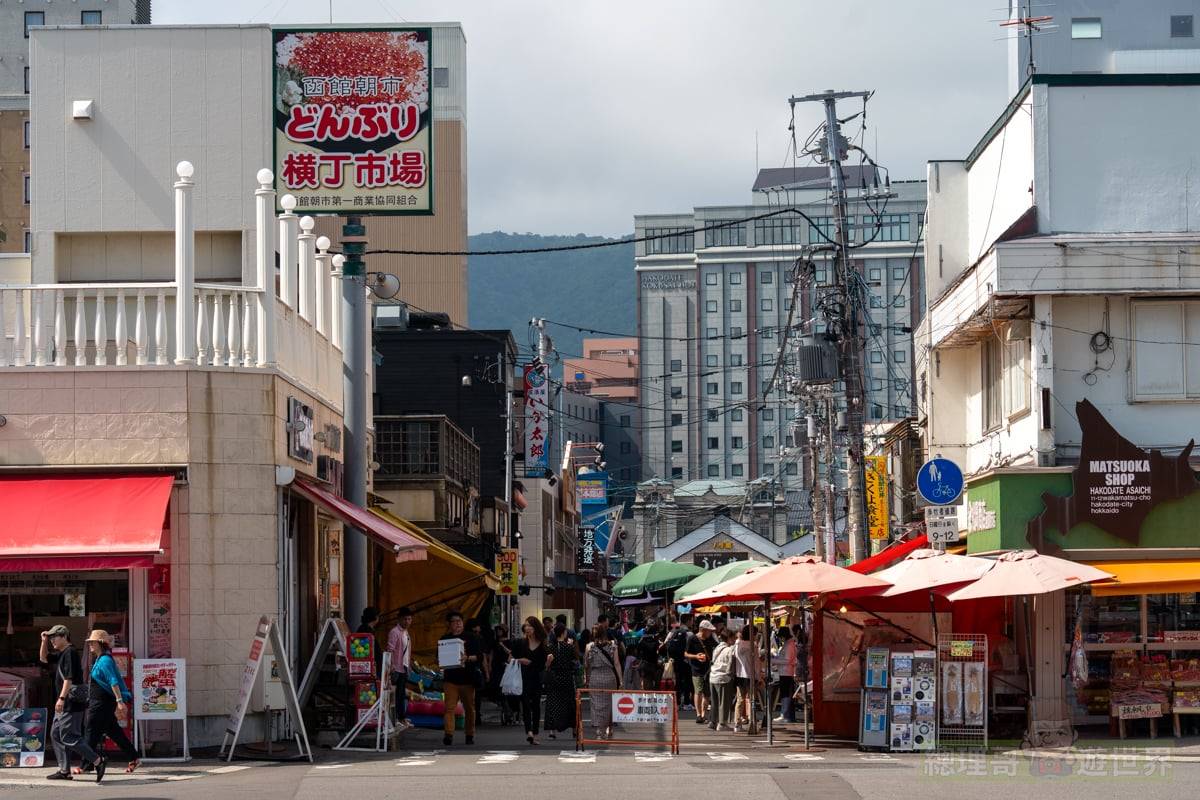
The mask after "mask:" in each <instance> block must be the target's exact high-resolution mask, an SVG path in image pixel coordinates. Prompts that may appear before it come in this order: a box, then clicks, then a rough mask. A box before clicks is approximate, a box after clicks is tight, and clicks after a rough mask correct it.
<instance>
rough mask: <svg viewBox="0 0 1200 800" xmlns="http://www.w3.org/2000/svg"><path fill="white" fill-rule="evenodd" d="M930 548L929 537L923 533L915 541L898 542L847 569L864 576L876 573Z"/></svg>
mask: <svg viewBox="0 0 1200 800" xmlns="http://www.w3.org/2000/svg"><path fill="white" fill-rule="evenodd" d="M928 546H929V537H928V536H926V535H925V534H923V533H922V534H921V535H920V536H918V537H917V538H915V539H909V540H908V541H907V542H898V543H897V544H894V545H892V546H891V547H888V548H887V549H885V550H882V551H880V552H878V553H876V554H875V555H873V556H871V557H870V558H864V559H863V560H862V561H858V562H855V563H853V564H851V565H850V566H848V567H847V568H846V569H851V570H854V571H855V572H861V573H862V574H863V575H866V574H868V573H871V572H875V571H876V570H880V569H883V568H884V567H890V566H891V565H892V564H895V563H896V562H897V561H899V560H900V559H902V558H904V557H905V556H906V555H908V554H909V553H911V552H912V551H913V550H920V549H921V548H922V547H928Z"/></svg>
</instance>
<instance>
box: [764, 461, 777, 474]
mask: <svg viewBox="0 0 1200 800" xmlns="http://www.w3.org/2000/svg"><path fill="white" fill-rule="evenodd" d="M762 474H763V475H774V474H775V465H774V464H772V463H771V462H769V461H768V462H765V463H764V464H763V465H762Z"/></svg>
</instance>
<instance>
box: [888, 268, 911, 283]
mask: <svg viewBox="0 0 1200 800" xmlns="http://www.w3.org/2000/svg"><path fill="white" fill-rule="evenodd" d="M907 278H908V270H906V269H905V268H904V267H892V280H893V281H903V280H907Z"/></svg>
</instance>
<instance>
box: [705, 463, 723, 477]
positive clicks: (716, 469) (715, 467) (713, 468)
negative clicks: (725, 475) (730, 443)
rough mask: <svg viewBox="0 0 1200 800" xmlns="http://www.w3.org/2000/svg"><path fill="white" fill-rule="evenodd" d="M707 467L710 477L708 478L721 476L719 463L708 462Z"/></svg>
mask: <svg viewBox="0 0 1200 800" xmlns="http://www.w3.org/2000/svg"><path fill="white" fill-rule="evenodd" d="M707 469H708V477H710V478H719V477H721V465H720V464H709V465H708V467H707Z"/></svg>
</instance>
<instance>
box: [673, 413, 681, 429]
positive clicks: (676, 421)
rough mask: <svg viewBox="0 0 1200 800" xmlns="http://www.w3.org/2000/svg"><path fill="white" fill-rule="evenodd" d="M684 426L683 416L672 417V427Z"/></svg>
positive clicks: (674, 415) (675, 415)
mask: <svg viewBox="0 0 1200 800" xmlns="http://www.w3.org/2000/svg"><path fill="white" fill-rule="evenodd" d="M682 424H683V414H672V415H671V427H674V428H677V427H679V426H680V425H682Z"/></svg>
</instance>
